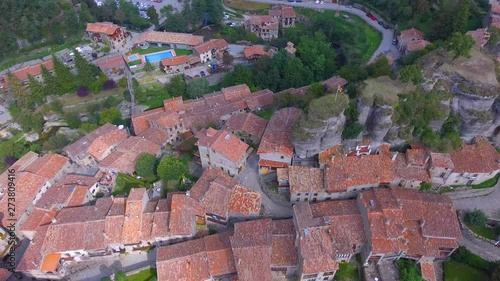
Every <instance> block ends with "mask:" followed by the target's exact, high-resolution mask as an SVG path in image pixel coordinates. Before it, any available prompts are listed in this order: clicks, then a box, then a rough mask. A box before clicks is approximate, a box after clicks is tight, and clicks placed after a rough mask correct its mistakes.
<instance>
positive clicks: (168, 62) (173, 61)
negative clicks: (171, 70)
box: [161, 55, 189, 66]
mask: <svg viewBox="0 0 500 281" xmlns="http://www.w3.org/2000/svg"><path fill="white" fill-rule="evenodd" d="M188 61H189V60H188V56H186V55H182V56H175V57H173V58H168V59H162V60H161V65H163V66H175V65H180V64H185V63H187V62H188Z"/></svg>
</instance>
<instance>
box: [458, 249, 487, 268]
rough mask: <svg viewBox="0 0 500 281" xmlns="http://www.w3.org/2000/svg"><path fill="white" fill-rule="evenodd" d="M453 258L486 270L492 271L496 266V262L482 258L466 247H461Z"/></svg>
mask: <svg viewBox="0 0 500 281" xmlns="http://www.w3.org/2000/svg"><path fill="white" fill-rule="evenodd" d="M451 258H452V259H453V260H456V261H458V262H461V263H465V264H467V265H469V266H471V267H474V268H477V269H480V270H483V271H486V272H491V271H492V270H493V269H494V268H495V263H493V262H489V261H487V260H484V259H482V258H481V257H480V256H478V255H475V254H473V253H472V252H471V251H469V250H467V249H466V248H464V247H459V248H458V249H457V250H456V251H455V252H454V253H453V255H452V256H451Z"/></svg>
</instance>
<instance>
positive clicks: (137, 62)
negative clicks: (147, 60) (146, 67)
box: [128, 60, 142, 66]
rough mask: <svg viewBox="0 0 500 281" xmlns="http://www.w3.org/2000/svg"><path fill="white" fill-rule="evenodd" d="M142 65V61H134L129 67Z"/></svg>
mask: <svg viewBox="0 0 500 281" xmlns="http://www.w3.org/2000/svg"><path fill="white" fill-rule="evenodd" d="M141 63H142V60H133V61H131V62H129V63H128V65H130V66H134V65H139V64H141Z"/></svg>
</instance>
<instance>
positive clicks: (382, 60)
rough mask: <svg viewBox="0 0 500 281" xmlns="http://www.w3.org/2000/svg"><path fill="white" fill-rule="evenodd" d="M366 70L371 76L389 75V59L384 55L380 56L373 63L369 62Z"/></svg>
mask: <svg viewBox="0 0 500 281" xmlns="http://www.w3.org/2000/svg"><path fill="white" fill-rule="evenodd" d="M366 69H367V71H368V76H369V77H372V78H376V77H379V76H385V75H387V76H388V75H391V73H392V71H391V66H390V65H389V61H388V60H387V57H386V56H380V57H378V58H377V60H376V61H375V62H373V63H370V64H369V65H368V66H367V67H366Z"/></svg>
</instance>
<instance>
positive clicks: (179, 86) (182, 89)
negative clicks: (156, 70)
mask: <svg viewBox="0 0 500 281" xmlns="http://www.w3.org/2000/svg"><path fill="white" fill-rule="evenodd" d="M166 89H167V92H168V93H169V94H170V95H171V96H172V97H180V96H185V95H186V82H185V81H184V75H183V74H179V75H176V76H174V77H173V78H172V79H171V80H170V83H168V84H167V86H166Z"/></svg>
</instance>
